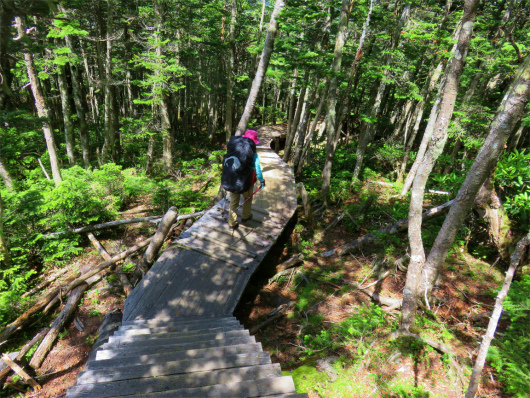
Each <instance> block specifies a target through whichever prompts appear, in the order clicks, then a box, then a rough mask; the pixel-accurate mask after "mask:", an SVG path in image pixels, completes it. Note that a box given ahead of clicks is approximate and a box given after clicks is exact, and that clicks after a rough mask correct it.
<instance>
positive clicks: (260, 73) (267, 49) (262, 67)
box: [236, 0, 285, 136]
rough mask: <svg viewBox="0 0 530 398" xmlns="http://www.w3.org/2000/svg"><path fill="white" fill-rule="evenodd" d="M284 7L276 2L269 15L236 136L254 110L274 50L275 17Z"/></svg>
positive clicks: (240, 133)
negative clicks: (259, 56)
mask: <svg viewBox="0 0 530 398" xmlns="http://www.w3.org/2000/svg"><path fill="white" fill-rule="evenodd" d="M284 5H285V0H276V4H275V5H274V10H273V11H272V14H271V20H270V22H269V29H267V36H266V37H265V43H264V44H263V52H262V53H261V59H260V61H259V64H258V70H257V72H256V76H255V77H254V81H253V82H252V87H251V89H250V92H249V94H248V99H247V103H246V105H245V110H244V111H243V115H242V116H241V120H240V121H239V124H238V125H237V130H236V135H238V136H239V135H242V134H243V133H244V132H245V130H246V129H247V125H248V121H249V120H250V116H251V114H252V110H253V109H254V104H255V103H256V98H257V97H258V92H259V89H260V87H261V82H262V81H263V78H264V76H265V72H266V71H267V68H268V66H269V61H270V59H271V55H272V51H273V49H274V38H275V37H276V33H277V32H278V21H277V19H276V18H277V17H278V14H279V13H280V11H281V10H282V8H283V6H284Z"/></svg>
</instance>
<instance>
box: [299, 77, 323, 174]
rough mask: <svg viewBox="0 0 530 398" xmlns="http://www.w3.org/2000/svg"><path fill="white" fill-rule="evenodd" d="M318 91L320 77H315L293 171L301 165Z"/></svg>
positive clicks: (300, 132)
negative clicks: (312, 109) (312, 108)
mask: <svg viewBox="0 0 530 398" xmlns="http://www.w3.org/2000/svg"><path fill="white" fill-rule="evenodd" d="M317 90H318V77H317V76H315V77H314V79H313V87H312V88H311V93H310V94H309V99H307V98H306V105H305V107H304V109H305V111H304V115H303V116H302V123H300V128H299V129H298V140H297V142H296V149H295V153H294V160H293V170H296V169H297V168H298V164H299V163H300V158H301V157H302V150H303V149H304V142H305V140H306V136H307V134H306V132H307V124H308V123H309V120H310V119H311V110H310V109H309V108H310V106H311V105H312V104H313V102H315V98H316V94H317Z"/></svg>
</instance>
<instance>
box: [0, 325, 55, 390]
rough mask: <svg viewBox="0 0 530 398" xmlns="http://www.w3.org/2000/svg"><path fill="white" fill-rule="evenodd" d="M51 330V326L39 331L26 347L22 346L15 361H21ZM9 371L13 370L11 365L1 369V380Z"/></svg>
mask: <svg viewBox="0 0 530 398" xmlns="http://www.w3.org/2000/svg"><path fill="white" fill-rule="evenodd" d="M49 330H50V328H44V329H42V330H41V331H40V332H39V333H37V334H36V335H35V337H33V338H32V339H31V340H30V341H28V342H27V343H26V344H24V347H22V348H21V349H20V351H19V352H18V354H17V356H16V357H15V361H16V362H19V361H21V360H22V359H23V358H24V356H25V355H26V354H27V353H28V352H29V350H31V348H32V347H33V346H34V345H35V344H37V343H38V341H39V340H40V339H42V338H43V337H44V336H46V334H47V333H48V331H49ZM9 372H11V368H10V367H6V368H5V369H3V370H2V371H0V380H3V379H4V377H6V376H7V375H8V374H9Z"/></svg>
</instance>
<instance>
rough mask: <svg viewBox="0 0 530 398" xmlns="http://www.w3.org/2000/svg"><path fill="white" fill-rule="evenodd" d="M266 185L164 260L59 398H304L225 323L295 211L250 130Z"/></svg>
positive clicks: (176, 245) (266, 138) (264, 142)
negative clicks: (232, 222) (241, 213)
mask: <svg viewBox="0 0 530 398" xmlns="http://www.w3.org/2000/svg"><path fill="white" fill-rule="evenodd" d="M258 133H259V137H260V141H261V143H260V145H259V146H258V154H259V156H260V160H261V163H262V166H263V172H264V178H265V180H266V182H267V186H266V188H265V189H264V190H263V191H260V193H259V195H256V198H255V201H254V205H253V207H252V212H253V220H252V221H250V222H247V223H245V224H244V225H243V224H242V225H240V227H239V228H238V229H237V230H235V231H233V230H232V229H230V228H229V227H228V224H227V222H226V217H227V211H224V209H228V203H225V200H224V199H223V200H221V201H220V202H218V203H217V204H216V205H214V206H213V207H212V209H210V210H209V211H208V212H207V213H206V214H205V215H204V216H203V217H201V219H199V220H198V221H197V222H196V223H195V224H194V225H193V226H192V227H191V228H190V229H189V230H187V231H186V232H185V233H183V234H181V236H180V237H179V238H178V239H177V240H176V241H175V242H173V244H172V245H171V246H170V247H169V248H168V249H167V250H165V251H164V253H163V254H162V255H161V256H160V258H159V259H158V261H157V262H156V263H155V265H154V266H153V267H152V268H151V270H150V271H149V272H148V273H147V274H146V276H145V278H144V279H143V280H142V281H141V283H140V284H138V286H137V287H136V288H135V289H134V291H133V292H132V293H131V294H130V295H129V297H128V298H127V300H126V302H125V308H124V313H123V318H122V319H121V320H117V321H115V322H114V323H113V322H109V323H108V324H107V325H105V326H104V328H103V332H102V333H101V334H100V336H99V339H98V342H97V344H96V346H95V347H94V351H93V352H92V354H91V359H89V361H88V362H87V366H86V369H85V371H83V372H81V373H80V375H79V378H78V380H77V384H76V385H75V386H74V387H71V388H70V389H69V390H68V393H67V397H69V398H73V397H97V398H103V397H107V398H110V397H124V396H132V395H134V396H135V397H139V396H140V397H143V396H145V397H153V398H155V397H179V398H181V397H241V398H242V397H266V396H275V397H306V395H305V394H295V393H294V392H295V390H294V384H293V381H292V379H291V378H290V377H284V376H282V374H281V369H280V366H279V365H278V364H272V363H271V359H270V356H269V354H268V353H266V352H263V351H262V347H261V344H260V343H256V341H255V339H254V337H253V336H250V335H249V333H248V331H247V330H245V329H243V326H242V325H240V323H239V322H238V321H237V319H235V318H234V317H233V316H232V314H233V311H234V309H235V307H236V305H237V303H238V301H239V299H240V298H241V295H242V293H243V291H244V289H245V287H246V285H247V283H248V281H249V279H250V277H251V276H252V274H253V273H254V272H255V271H256V269H257V268H258V266H259V265H260V263H261V262H262V260H263V258H264V257H265V255H266V254H267V253H268V251H269V250H270V248H271V247H272V245H273V244H274V243H275V242H276V240H277V239H278V237H279V236H280V234H281V232H282V230H283V229H284V228H285V226H286V224H287V222H288V221H289V220H290V219H291V217H292V216H293V214H294V211H295V209H296V193H295V183H294V176H293V172H292V170H291V169H290V168H289V167H288V166H287V165H286V164H285V163H284V162H283V161H282V160H281V159H280V158H279V157H278V156H277V155H276V154H275V153H274V151H272V150H271V149H270V144H271V142H272V141H273V140H274V139H275V138H276V139H278V138H279V137H280V135H281V130H280V129H278V128H277V127H276V126H263V127H261V128H259V129H258Z"/></svg>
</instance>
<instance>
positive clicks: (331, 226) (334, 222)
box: [323, 213, 345, 233]
mask: <svg viewBox="0 0 530 398" xmlns="http://www.w3.org/2000/svg"><path fill="white" fill-rule="evenodd" d="M344 215H345V213H342V214H341V215H340V216H338V217H337V218H336V219H335V220H334V221H333V222H332V223H331V224H329V225H328V226H327V227H326V228H325V229H324V231H323V233H326V232H328V230H330V229H331V228H333V227H334V226H335V225H337V224H338V223H339V222H340V220H342V219H343V218H344Z"/></svg>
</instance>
